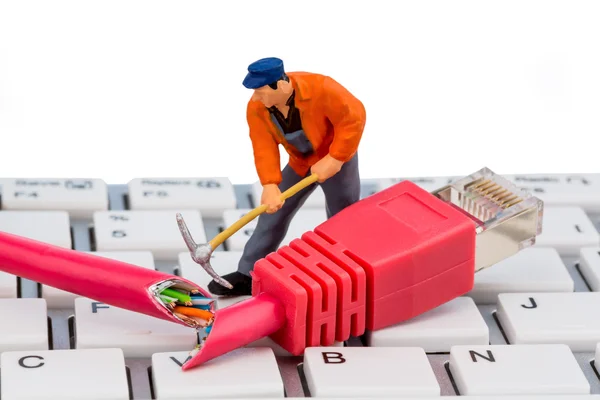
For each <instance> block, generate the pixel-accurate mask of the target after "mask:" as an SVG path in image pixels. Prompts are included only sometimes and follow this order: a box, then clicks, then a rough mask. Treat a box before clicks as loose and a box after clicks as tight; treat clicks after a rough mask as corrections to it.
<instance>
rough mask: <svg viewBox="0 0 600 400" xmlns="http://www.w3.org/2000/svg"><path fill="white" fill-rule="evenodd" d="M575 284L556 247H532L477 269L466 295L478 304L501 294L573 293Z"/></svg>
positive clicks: (495, 299) (493, 301)
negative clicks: (471, 285)
mask: <svg viewBox="0 0 600 400" xmlns="http://www.w3.org/2000/svg"><path fill="white" fill-rule="evenodd" d="M574 287H575V284H574V282H573V279H572V278H571V275H570V274H569V271H567V268H566V266H565V264H564V262H563V261H562V259H561V258H560V254H558V252H557V251H556V250H555V249H553V248H543V247H539V248H537V247H531V248H527V249H524V250H523V251H521V252H519V253H517V254H515V255H514V256H511V257H509V258H507V259H505V260H502V261H500V262H499V263H497V264H496V265H493V266H492V267H491V268H485V269H483V270H481V271H479V272H477V273H476V274H475V285H474V287H473V289H472V290H471V291H470V292H469V293H468V294H467V295H468V296H469V297H471V298H472V299H473V300H475V303H477V304H496V302H497V300H498V295H499V294H500V293H518V292H572V291H573V290H574Z"/></svg>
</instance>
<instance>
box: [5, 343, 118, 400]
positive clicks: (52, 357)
mask: <svg viewBox="0 0 600 400" xmlns="http://www.w3.org/2000/svg"><path fill="white" fill-rule="evenodd" d="M0 379H1V380H2V385H0V390H1V394H0V395H1V396H2V400H17V399H19V400H22V399H40V400H44V399H48V400H50V399H52V400H54V399H61V400H86V399H90V400H91V399H111V400H113V399H114V400H128V399H129V385H128V382H127V370H126V367H125V359H124V357H123V352H122V351H121V350H119V349H97V350H96V349H93V350H46V351H43V350H27V351H10V352H4V353H2V355H1V356H0Z"/></svg>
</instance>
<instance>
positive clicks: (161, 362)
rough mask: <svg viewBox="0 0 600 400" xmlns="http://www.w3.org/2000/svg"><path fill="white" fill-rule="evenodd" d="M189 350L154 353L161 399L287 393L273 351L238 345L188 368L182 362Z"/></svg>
mask: <svg viewBox="0 0 600 400" xmlns="http://www.w3.org/2000/svg"><path fill="white" fill-rule="evenodd" d="M188 356H189V352H187V351H185V352H171V353H168V352H164V353H157V354H153V355H152V383H153V387H154V393H155V395H156V398H157V399H158V400H160V399H184V398H185V399H200V398H257V397H263V398H272V397H279V398H282V397H284V387H283V380H282V378H281V374H280V372H279V367H278V366H277V361H276V359H275V355H274V354H273V351H272V350H271V349H268V348H255V349H237V350H234V351H232V352H230V353H228V354H225V355H223V356H220V357H217V358H215V359H212V360H210V361H208V362H207V363H205V364H203V365H201V366H200V367H197V368H193V369H191V370H188V371H182V370H181V366H182V365H183V363H184V362H185V361H186V360H187V358H188Z"/></svg>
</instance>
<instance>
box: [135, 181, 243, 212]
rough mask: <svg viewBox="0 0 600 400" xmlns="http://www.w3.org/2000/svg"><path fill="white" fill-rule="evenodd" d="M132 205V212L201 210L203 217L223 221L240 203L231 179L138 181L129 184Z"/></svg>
mask: <svg viewBox="0 0 600 400" xmlns="http://www.w3.org/2000/svg"><path fill="white" fill-rule="evenodd" d="M129 205H130V208H131V209H132V210H159V209H167V210H173V209H184V210H185V209H190V210H198V211H200V213H201V214H202V216H203V217H208V218H221V216H222V215H223V212H224V211H225V210H226V209H229V208H236V207H237V201H236V196H235V192H234V189H233V185H232V184H231V181H230V180H229V179H228V178H221V177H216V178H137V179H133V180H132V181H131V182H129Z"/></svg>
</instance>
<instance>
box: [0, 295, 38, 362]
mask: <svg viewBox="0 0 600 400" xmlns="http://www.w3.org/2000/svg"><path fill="white" fill-rule="evenodd" d="M0 321H2V323H1V324H0V353H2V352H4V351H19V350H48V314H47V312H46V302H45V301H44V300H42V299H32V298H24V299H0Z"/></svg>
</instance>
